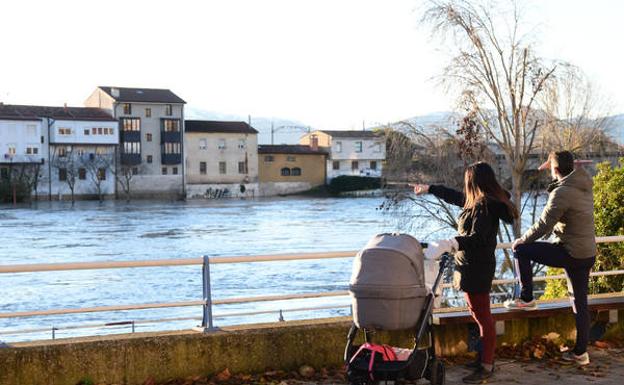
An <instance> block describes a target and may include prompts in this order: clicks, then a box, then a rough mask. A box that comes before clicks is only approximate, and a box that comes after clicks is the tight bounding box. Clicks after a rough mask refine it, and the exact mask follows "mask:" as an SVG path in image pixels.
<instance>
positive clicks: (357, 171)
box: [300, 130, 386, 183]
mask: <svg viewBox="0 0 624 385" xmlns="http://www.w3.org/2000/svg"><path fill="white" fill-rule="evenodd" d="M300 143H301V144H304V145H309V146H315V145H316V146H319V147H327V148H328V149H329V157H328V159H327V164H326V169H327V173H326V178H327V182H328V183H329V181H330V180H331V179H333V178H335V177H337V176H340V175H357V176H373V177H380V176H381V173H382V168H383V162H384V160H385V159H386V142H385V138H384V136H383V134H380V133H377V132H373V131H338V130H333V131H329V130H321V131H314V132H311V133H309V134H306V135H304V136H303V137H302V138H301V140H300ZM315 143H316V144H315Z"/></svg>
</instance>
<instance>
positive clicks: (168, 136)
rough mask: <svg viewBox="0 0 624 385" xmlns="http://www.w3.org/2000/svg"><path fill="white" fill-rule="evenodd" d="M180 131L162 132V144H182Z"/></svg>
mask: <svg viewBox="0 0 624 385" xmlns="http://www.w3.org/2000/svg"><path fill="white" fill-rule="evenodd" d="M181 137H182V136H181V135H180V131H161V132H160V144H164V143H180V140H181Z"/></svg>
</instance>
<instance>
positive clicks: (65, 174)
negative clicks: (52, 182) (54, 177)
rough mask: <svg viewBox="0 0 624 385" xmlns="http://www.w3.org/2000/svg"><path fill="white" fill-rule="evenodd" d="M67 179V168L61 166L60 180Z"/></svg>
mask: <svg viewBox="0 0 624 385" xmlns="http://www.w3.org/2000/svg"><path fill="white" fill-rule="evenodd" d="M66 180H67V169H66V168H59V181H61V182H65V181H66Z"/></svg>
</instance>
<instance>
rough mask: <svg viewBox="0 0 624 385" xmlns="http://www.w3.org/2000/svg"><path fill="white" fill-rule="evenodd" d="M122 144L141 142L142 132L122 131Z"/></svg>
mask: <svg viewBox="0 0 624 385" xmlns="http://www.w3.org/2000/svg"><path fill="white" fill-rule="evenodd" d="M120 139H121V141H122V142H140V141H141V131H121V137H120Z"/></svg>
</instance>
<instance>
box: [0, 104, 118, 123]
mask: <svg viewBox="0 0 624 385" xmlns="http://www.w3.org/2000/svg"><path fill="white" fill-rule="evenodd" d="M41 118H52V119H55V120H93V121H116V119H114V118H113V117H112V115H111V114H110V113H109V112H108V111H106V110H104V109H101V108H94V107H53V106H28V105H15V104H0V119H7V120H38V119H41Z"/></svg>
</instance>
